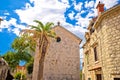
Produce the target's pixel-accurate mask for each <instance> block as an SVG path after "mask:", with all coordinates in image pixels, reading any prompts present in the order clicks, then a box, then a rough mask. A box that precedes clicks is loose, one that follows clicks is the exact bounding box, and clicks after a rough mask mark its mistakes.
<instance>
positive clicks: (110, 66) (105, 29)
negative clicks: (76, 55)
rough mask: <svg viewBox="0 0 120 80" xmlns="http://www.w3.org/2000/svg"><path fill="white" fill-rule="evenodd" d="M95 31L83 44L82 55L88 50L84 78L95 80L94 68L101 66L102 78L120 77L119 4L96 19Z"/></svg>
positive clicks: (106, 79) (108, 79) (109, 79)
mask: <svg viewBox="0 0 120 80" xmlns="http://www.w3.org/2000/svg"><path fill="white" fill-rule="evenodd" d="M98 20H99V21H98V23H97V25H94V27H96V29H95V32H94V33H93V34H91V35H90V41H89V42H88V41H87V42H86V43H85V45H84V56H85V55H86V54H85V53H86V51H87V50H88V51H89V64H87V62H86V58H85V57H84V74H85V76H86V79H85V80H88V78H89V77H90V78H91V79H92V80H96V77H95V74H96V70H90V69H94V68H95V67H97V66H100V67H101V72H100V74H102V80H113V78H115V77H117V78H120V6H119V5H118V8H116V9H115V8H113V10H110V11H108V12H107V13H104V14H103V15H102V18H99V19H98ZM95 45H97V53H98V61H97V62H95V60H94V51H93V47H94V46H95Z"/></svg>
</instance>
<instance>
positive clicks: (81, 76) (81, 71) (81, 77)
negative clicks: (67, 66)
mask: <svg viewBox="0 0 120 80" xmlns="http://www.w3.org/2000/svg"><path fill="white" fill-rule="evenodd" d="M80 80H82V70H80Z"/></svg>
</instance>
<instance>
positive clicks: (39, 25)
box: [34, 20, 44, 30]
mask: <svg viewBox="0 0 120 80" xmlns="http://www.w3.org/2000/svg"><path fill="white" fill-rule="evenodd" d="M34 22H36V23H38V27H39V28H41V29H42V30H44V25H43V23H42V22H41V21H38V20H34Z"/></svg>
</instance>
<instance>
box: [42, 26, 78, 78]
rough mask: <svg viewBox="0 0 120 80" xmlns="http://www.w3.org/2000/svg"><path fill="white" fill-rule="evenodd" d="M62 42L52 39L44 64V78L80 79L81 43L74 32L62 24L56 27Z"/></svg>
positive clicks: (55, 29)
mask: <svg viewBox="0 0 120 80" xmlns="http://www.w3.org/2000/svg"><path fill="white" fill-rule="evenodd" d="M54 31H55V32H56V34H57V35H58V36H59V37H60V38H61V41H60V42H56V40H55V39H51V41H50V43H51V44H50V46H49V49H48V53H47V55H46V59H45V64H44V80H79V79H80V78H79V77H80V75H79V74H80V73H79V72H80V56H79V43H80V40H78V39H76V38H75V37H74V36H73V34H71V33H69V32H68V31H66V30H65V29H63V28H62V27H61V26H57V27H56V28H54Z"/></svg>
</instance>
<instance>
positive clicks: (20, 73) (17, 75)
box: [14, 72, 26, 80]
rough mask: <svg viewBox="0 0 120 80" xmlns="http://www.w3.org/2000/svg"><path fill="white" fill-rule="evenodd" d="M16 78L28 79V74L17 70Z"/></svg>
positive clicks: (19, 79)
mask: <svg viewBox="0 0 120 80" xmlns="http://www.w3.org/2000/svg"><path fill="white" fill-rule="evenodd" d="M14 78H15V79H18V80H21V79H22V80H26V76H25V74H23V73H22V72H17V73H16V74H15V76H14Z"/></svg>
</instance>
